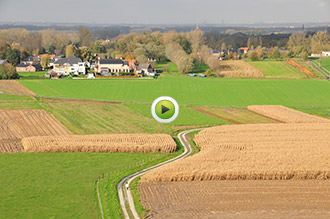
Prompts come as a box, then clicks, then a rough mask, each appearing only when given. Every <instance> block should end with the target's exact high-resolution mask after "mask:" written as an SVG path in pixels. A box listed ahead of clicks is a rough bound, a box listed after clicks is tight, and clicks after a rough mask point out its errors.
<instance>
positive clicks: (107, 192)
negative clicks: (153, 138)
mask: <svg viewBox="0 0 330 219" xmlns="http://www.w3.org/2000/svg"><path fill="white" fill-rule="evenodd" d="M181 153H183V147H182V146H181V145H180V144H179V145H178V149H177V151H176V152H175V153H172V154H159V156H158V157H156V158H155V159H153V160H150V161H148V162H147V163H142V164H139V165H138V166H135V167H131V168H129V169H127V170H122V171H120V170H119V171H116V172H115V173H111V174H110V173H108V174H105V175H103V177H102V179H101V181H100V195H101V202H102V205H103V209H104V216H105V218H122V217H123V214H122V210H121V207H120V204H119V197H118V193H117V184H118V183H119V181H120V180H121V179H122V178H124V177H125V176H128V175H130V174H132V173H135V172H138V171H140V170H143V169H146V168H148V167H151V166H154V165H156V164H158V163H162V162H164V161H166V160H169V159H171V158H174V157H176V156H178V155H179V154H181ZM130 189H131V191H132V193H133V197H134V194H135V195H136V194H137V193H138V191H137V189H136V187H134V186H133V187H132V186H131V188H130ZM139 200H140V198H139V196H137V197H134V202H135V204H136V206H137V211H138V212H139V213H141V215H143V214H145V211H144V210H143V208H142V205H140V204H139V202H138V201H139Z"/></svg>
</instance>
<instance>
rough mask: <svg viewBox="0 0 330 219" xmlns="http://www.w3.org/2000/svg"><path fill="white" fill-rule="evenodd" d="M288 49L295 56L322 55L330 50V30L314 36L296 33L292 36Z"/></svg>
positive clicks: (307, 33)
mask: <svg viewBox="0 0 330 219" xmlns="http://www.w3.org/2000/svg"><path fill="white" fill-rule="evenodd" d="M288 47H289V48H290V50H291V51H292V52H293V54H294V55H295V56H301V55H302V54H304V53H308V54H309V53H321V51H329V50H330V30H326V31H319V32H317V33H315V34H312V33H310V32H307V31H300V32H295V33H293V34H292V35H291V36H290V39H289V42H288Z"/></svg>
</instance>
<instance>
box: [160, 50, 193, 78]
mask: <svg viewBox="0 0 330 219" xmlns="http://www.w3.org/2000/svg"><path fill="white" fill-rule="evenodd" d="M165 55H166V57H167V58H168V59H169V60H171V62H173V63H174V64H175V65H176V66H177V67H178V70H179V72H180V73H182V74H185V73H187V72H189V71H191V70H192V69H193V66H194V64H193V59H192V58H191V57H190V56H188V55H187V53H186V52H185V51H184V50H183V49H182V47H181V46H180V45H179V44H178V43H171V44H168V45H167V46H166V49H165Z"/></svg>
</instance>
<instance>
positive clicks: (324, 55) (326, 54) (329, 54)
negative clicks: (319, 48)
mask: <svg viewBox="0 0 330 219" xmlns="http://www.w3.org/2000/svg"><path fill="white" fill-rule="evenodd" d="M322 56H323V57H330V52H329V51H327V52H322Z"/></svg>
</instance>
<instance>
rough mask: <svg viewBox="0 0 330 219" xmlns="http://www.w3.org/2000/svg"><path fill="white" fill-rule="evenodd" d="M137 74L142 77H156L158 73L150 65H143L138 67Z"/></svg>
mask: <svg viewBox="0 0 330 219" xmlns="http://www.w3.org/2000/svg"><path fill="white" fill-rule="evenodd" d="M136 73H137V74H138V75H142V76H145V75H147V76H155V74H156V71H155V70H154V69H153V68H152V67H151V65H150V64H149V63H143V64H140V65H139V66H138V67H137V69H136Z"/></svg>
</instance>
